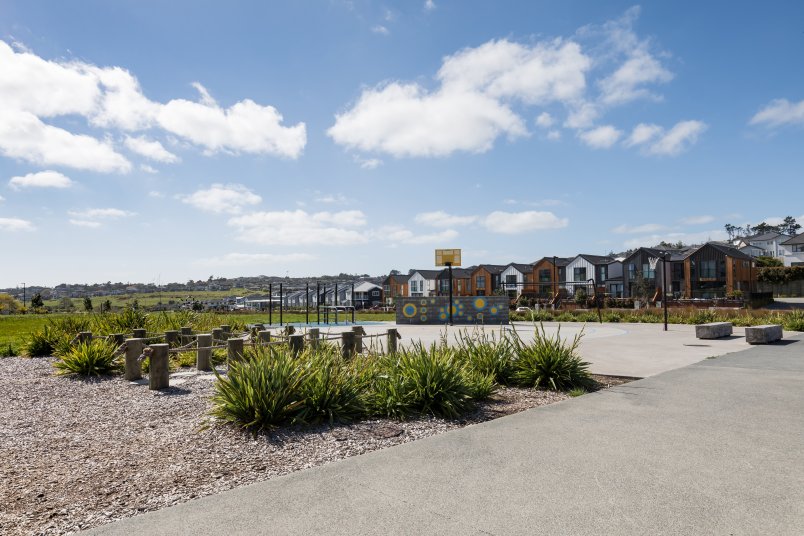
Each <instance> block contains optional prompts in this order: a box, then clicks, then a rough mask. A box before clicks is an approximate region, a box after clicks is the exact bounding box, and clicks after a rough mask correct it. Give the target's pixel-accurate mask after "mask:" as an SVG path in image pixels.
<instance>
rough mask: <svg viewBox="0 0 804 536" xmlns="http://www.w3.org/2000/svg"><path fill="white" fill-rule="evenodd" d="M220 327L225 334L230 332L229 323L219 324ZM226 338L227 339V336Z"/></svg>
mask: <svg viewBox="0 0 804 536" xmlns="http://www.w3.org/2000/svg"><path fill="white" fill-rule="evenodd" d="M221 329H222V330H223V332H224V333H227V334H229V333H232V326H230V325H229V324H221ZM226 338H227V339H228V338H229V337H226Z"/></svg>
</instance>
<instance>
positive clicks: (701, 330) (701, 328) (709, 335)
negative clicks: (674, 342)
mask: <svg viewBox="0 0 804 536" xmlns="http://www.w3.org/2000/svg"><path fill="white" fill-rule="evenodd" d="M731 333H732V325H731V322H711V323H709V324H698V325H697V326H695V337H697V338H698V339H719V338H721V337H728V336H729V335H731Z"/></svg>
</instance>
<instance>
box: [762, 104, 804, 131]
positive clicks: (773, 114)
mask: <svg viewBox="0 0 804 536" xmlns="http://www.w3.org/2000/svg"><path fill="white" fill-rule="evenodd" d="M749 124H751V125H765V126H768V127H779V126H783V125H804V100H802V101H799V102H790V101H789V100H787V99H776V100H772V101H770V102H769V103H768V104H767V105H765V107H764V108H762V109H761V110H760V111H758V112H757V113H756V114H755V115H754V117H752V118H751V121H749Z"/></svg>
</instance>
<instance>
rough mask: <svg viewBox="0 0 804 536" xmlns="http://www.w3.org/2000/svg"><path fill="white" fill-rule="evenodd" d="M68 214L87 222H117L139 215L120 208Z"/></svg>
mask: <svg viewBox="0 0 804 536" xmlns="http://www.w3.org/2000/svg"><path fill="white" fill-rule="evenodd" d="M67 214H69V215H70V216H72V217H74V218H83V219H87V220H97V219H110V220H115V219H119V218H128V217H130V216H135V215H136V214H137V213H136V212H131V211H128V210H122V209H119V208H90V209H86V210H71V211H69V212H67Z"/></svg>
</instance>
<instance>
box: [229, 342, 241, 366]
mask: <svg viewBox="0 0 804 536" xmlns="http://www.w3.org/2000/svg"><path fill="white" fill-rule="evenodd" d="M226 352H227V356H226V357H227V359H228V360H229V361H242V360H243V339H229V340H227V341H226Z"/></svg>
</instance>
